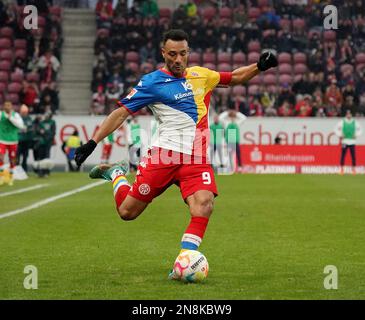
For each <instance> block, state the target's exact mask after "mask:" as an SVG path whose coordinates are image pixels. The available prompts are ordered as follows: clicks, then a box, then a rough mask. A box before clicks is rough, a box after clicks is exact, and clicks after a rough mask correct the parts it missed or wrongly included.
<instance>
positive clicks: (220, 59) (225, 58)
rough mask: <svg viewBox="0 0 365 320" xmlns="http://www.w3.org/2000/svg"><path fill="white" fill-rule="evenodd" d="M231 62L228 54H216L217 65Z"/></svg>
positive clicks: (230, 56)
mask: <svg viewBox="0 0 365 320" xmlns="http://www.w3.org/2000/svg"><path fill="white" fill-rule="evenodd" d="M231 60H232V55H231V53H229V52H221V53H218V63H228V64H230V63H231Z"/></svg>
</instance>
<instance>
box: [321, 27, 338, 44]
mask: <svg viewBox="0 0 365 320" xmlns="http://www.w3.org/2000/svg"><path fill="white" fill-rule="evenodd" d="M323 40H324V41H326V42H332V41H336V32H335V31H333V30H325V31H324V32H323Z"/></svg>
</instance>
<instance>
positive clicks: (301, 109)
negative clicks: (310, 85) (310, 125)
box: [295, 95, 312, 117]
mask: <svg viewBox="0 0 365 320" xmlns="http://www.w3.org/2000/svg"><path fill="white" fill-rule="evenodd" d="M311 102H312V101H311V96H310V95H305V96H304V98H303V99H302V100H300V101H298V102H297V104H296V105H295V113H296V116H297V117H310V116H311V115H312V106H311Z"/></svg>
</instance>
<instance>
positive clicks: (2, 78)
mask: <svg viewBox="0 0 365 320" xmlns="http://www.w3.org/2000/svg"><path fill="white" fill-rule="evenodd" d="M8 81H9V72H5V71H0V82H6V83H7V82H8Z"/></svg>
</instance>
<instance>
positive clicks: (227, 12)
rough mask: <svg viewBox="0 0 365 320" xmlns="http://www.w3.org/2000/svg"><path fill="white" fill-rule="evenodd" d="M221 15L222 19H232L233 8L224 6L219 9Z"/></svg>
mask: <svg viewBox="0 0 365 320" xmlns="http://www.w3.org/2000/svg"><path fill="white" fill-rule="evenodd" d="M219 17H220V18H221V19H229V20H231V19H232V9H231V8H228V7H223V8H221V9H220V10H219Z"/></svg>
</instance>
